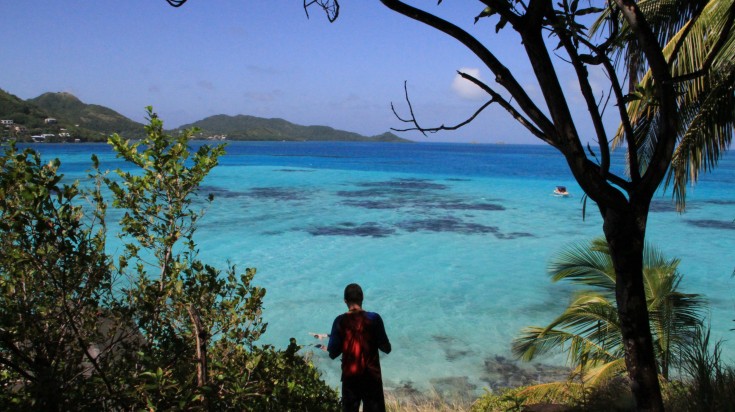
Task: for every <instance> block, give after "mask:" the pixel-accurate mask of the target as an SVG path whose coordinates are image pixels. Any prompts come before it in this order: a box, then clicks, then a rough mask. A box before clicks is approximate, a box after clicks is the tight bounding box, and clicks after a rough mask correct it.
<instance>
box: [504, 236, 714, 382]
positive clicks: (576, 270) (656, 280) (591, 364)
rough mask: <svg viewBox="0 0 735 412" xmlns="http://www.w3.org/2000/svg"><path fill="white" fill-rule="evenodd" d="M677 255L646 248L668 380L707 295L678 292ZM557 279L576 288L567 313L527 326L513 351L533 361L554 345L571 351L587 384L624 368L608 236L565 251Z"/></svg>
mask: <svg viewBox="0 0 735 412" xmlns="http://www.w3.org/2000/svg"><path fill="white" fill-rule="evenodd" d="M678 264H679V261H678V259H666V258H665V257H664V256H663V255H662V254H661V253H660V252H659V251H658V250H656V249H655V248H652V247H648V248H646V250H645V255H644V267H643V277H644V284H645V286H646V296H647V304H648V311H649V313H650V323H651V330H652V332H653V336H654V348H655V353H656V356H657V359H658V363H659V365H660V368H661V369H660V373H661V374H662V376H663V377H664V378H665V379H667V378H668V376H669V372H670V371H669V368H670V367H671V366H674V365H676V364H677V362H676V361H677V360H678V359H680V358H681V357H682V356H683V351H684V350H685V349H686V348H687V345H688V344H689V342H690V341H691V339H692V337H693V333H694V331H695V330H696V328H697V327H698V325H699V324H700V322H701V316H700V312H701V310H702V309H703V305H704V302H703V300H702V299H701V298H700V297H699V296H698V295H695V294H685V293H682V292H679V290H678V286H679V282H680V280H681V275H680V274H679V273H678V271H677V267H678ZM549 274H550V275H551V277H552V279H553V280H554V281H560V280H567V281H570V282H572V283H573V284H575V285H579V286H583V287H586V288H592V289H584V290H578V291H576V292H575V293H574V296H573V298H572V300H571V302H570V304H569V306H568V307H567V309H565V310H564V312H563V313H562V314H561V315H559V316H558V317H557V318H556V319H554V320H553V321H552V322H551V323H550V324H549V325H547V326H546V327H527V328H525V329H524V330H523V331H522V334H521V336H520V337H518V338H516V339H515V341H514V342H513V351H514V353H515V354H516V355H517V356H518V357H520V358H522V359H524V360H531V359H533V358H534V357H535V356H537V355H539V354H543V353H546V352H548V351H551V350H555V349H562V350H566V351H568V354H569V362H570V363H571V364H573V365H574V366H575V367H576V368H577V369H576V370H577V372H576V373H577V374H578V375H579V376H581V381H582V383H583V384H585V385H596V384H599V383H601V382H604V381H605V380H607V379H609V378H610V377H613V376H617V375H618V374H620V373H622V372H623V371H624V370H625V365H624V348H623V343H622V336H621V333H620V326H619V325H620V321H619V319H618V312H617V310H616V307H615V300H614V296H615V286H616V285H615V283H616V276H615V270H614V268H613V264H612V259H611V258H610V253H609V248H608V245H607V243H606V242H605V241H604V239H601V238H598V239H594V240H593V241H592V242H591V243H590V244H588V245H584V244H579V245H573V246H571V247H568V248H567V249H564V250H562V252H560V253H559V255H558V256H557V257H556V258H555V259H554V260H553V261H552V263H551V264H550V266H549Z"/></svg>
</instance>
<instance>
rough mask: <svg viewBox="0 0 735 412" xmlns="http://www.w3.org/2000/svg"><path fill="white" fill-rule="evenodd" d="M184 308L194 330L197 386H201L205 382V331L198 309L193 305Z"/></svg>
mask: <svg viewBox="0 0 735 412" xmlns="http://www.w3.org/2000/svg"><path fill="white" fill-rule="evenodd" d="M186 309H187V311H188V312H189V317H190V318H191V324H192V328H193V330H194V344H195V345H196V354H197V386H198V387H200V388H201V387H202V386H205V385H206V384H207V332H206V331H205V330H204V325H203V324H202V319H201V317H200V316H199V311H198V310H197V309H196V308H195V307H194V306H193V305H189V306H187V308H186Z"/></svg>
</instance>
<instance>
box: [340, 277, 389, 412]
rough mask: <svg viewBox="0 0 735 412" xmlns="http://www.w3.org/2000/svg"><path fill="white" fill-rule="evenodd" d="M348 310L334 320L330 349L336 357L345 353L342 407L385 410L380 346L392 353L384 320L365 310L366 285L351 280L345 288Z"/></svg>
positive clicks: (353, 411) (375, 411)
mask: <svg viewBox="0 0 735 412" xmlns="http://www.w3.org/2000/svg"><path fill="white" fill-rule="evenodd" d="M345 304H347V313H343V314H341V315H339V316H337V318H336V319H335V320H334V323H333V324H332V333H330V335H329V344H328V345H327V351H328V352H329V357H330V358H332V359H335V358H336V357H337V356H339V355H340V354H342V410H343V411H345V412H357V411H358V409H359V407H360V402H362V408H363V412H385V398H384V397H383V378H382V376H381V373H380V355H379V354H378V349H380V350H381V351H383V352H385V353H390V350H391V347H390V341H389V340H388V335H386V333H385V326H383V319H381V317H380V315H378V314H377V313H374V312H366V311H364V310H363V309H362V288H360V285H358V284H356V283H351V284H349V285H347V287H346V288H345Z"/></svg>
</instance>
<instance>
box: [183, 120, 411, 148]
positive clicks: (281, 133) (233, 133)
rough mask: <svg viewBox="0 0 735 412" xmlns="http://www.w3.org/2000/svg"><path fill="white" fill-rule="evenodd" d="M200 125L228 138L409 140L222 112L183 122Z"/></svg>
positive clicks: (204, 131)
mask: <svg viewBox="0 0 735 412" xmlns="http://www.w3.org/2000/svg"><path fill="white" fill-rule="evenodd" d="M182 127H184V128H191V127H196V128H197V129H201V132H200V135H201V136H202V137H208V136H213V135H225V136H227V139H228V140H276V141H280V140H288V141H292V140H293V141H353V142H407V141H408V140H405V139H401V138H400V137H398V136H396V135H394V134H392V133H385V134H382V135H379V136H373V137H366V136H362V135H359V134H357V133H353V132H346V131H343V130H336V129H333V128H331V127H327V126H300V125H297V124H293V123H291V122H288V121H286V120H283V119H264V118H262V117H255V116H246V115H237V116H227V115H224V114H220V115H216V116H210V117H207V118H206V119H202V120H199V121H198V122H195V123H192V124H189V125H185V126H182Z"/></svg>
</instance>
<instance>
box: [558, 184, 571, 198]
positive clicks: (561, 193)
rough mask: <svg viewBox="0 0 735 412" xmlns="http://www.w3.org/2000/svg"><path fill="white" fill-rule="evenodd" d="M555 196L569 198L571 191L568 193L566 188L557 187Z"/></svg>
mask: <svg viewBox="0 0 735 412" xmlns="http://www.w3.org/2000/svg"><path fill="white" fill-rule="evenodd" d="M554 196H562V197H567V196H569V191H567V188H566V187H565V186H557V187H556V189H554Z"/></svg>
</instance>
